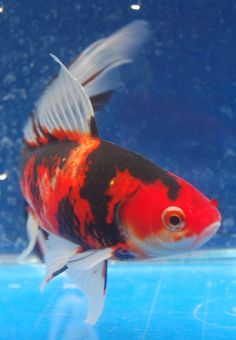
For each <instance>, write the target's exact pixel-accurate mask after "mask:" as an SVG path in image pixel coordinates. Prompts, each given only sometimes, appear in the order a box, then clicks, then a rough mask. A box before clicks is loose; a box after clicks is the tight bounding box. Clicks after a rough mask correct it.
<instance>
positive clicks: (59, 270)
mask: <svg viewBox="0 0 236 340" xmlns="http://www.w3.org/2000/svg"><path fill="white" fill-rule="evenodd" d="M67 269H68V267H67V265H65V266H63V267H61V268H60V269H58V270H57V271H55V272H54V273H53V274H52V277H56V276H57V275H59V274H61V273H63V272H64V271H65V270H67Z"/></svg>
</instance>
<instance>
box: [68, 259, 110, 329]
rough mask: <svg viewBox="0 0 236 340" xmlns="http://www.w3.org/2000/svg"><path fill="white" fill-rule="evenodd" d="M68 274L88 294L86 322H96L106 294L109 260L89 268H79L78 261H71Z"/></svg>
mask: <svg viewBox="0 0 236 340" xmlns="http://www.w3.org/2000/svg"><path fill="white" fill-rule="evenodd" d="M67 274H68V275H69V276H70V277H71V279H72V280H73V281H74V282H75V283H76V285H77V286H78V287H79V288H80V289H81V290H82V291H83V292H84V293H85V294H86V296H87V299H88V312H87V319H86V320H85V322H87V323H89V324H92V325H93V324H95V323H96V322H97V320H98V318H99V317H100V315H101V313H102V311H103V307H104V302H105V296H106V289H105V287H106V279H107V261H103V262H100V263H98V264H97V265H96V266H94V267H93V268H90V269H88V270H78V268H77V263H76V262H73V263H71V262H70V263H69V264H68V270H67Z"/></svg>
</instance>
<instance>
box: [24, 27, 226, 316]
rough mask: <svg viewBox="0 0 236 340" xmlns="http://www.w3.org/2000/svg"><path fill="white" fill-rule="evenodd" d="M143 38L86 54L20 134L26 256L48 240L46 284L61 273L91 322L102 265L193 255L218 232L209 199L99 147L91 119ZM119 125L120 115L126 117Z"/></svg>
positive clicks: (147, 164) (142, 33)
mask: <svg viewBox="0 0 236 340" xmlns="http://www.w3.org/2000/svg"><path fill="white" fill-rule="evenodd" d="M148 35H149V28H148V24H147V23H146V22H144V21H136V22H133V23H131V24H130V25H128V26H126V27H124V28H123V29H121V30H120V31H118V32H116V33H114V34H113V35H111V36H110V37H108V38H106V39H102V40H99V41H97V42H95V43H94V44H92V45H91V46H90V47H88V48H87V49H86V50H85V51H84V52H83V53H81V54H80V55H79V57H78V58H77V59H76V60H75V61H74V62H73V63H72V64H71V65H70V66H69V67H68V68H67V67H65V66H64V65H63V64H62V63H61V62H60V61H59V60H58V59H57V58H56V57H54V56H53V58H54V59H55V61H57V62H58V63H59V65H60V72H59V74H58V76H57V77H56V78H55V79H54V80H53V81H52V82H51V83H50V84H49V86H48V87H47V88H46V90H45V92H44V94H43V95H42V97H41V98H40V100H39V101H38V103H37V104H36V107H35V110H34V112H33V114H32V116H31V117H30V119H29V121H28V123H27V125H26V128H25V130H24V147H23V151H22V169H21V187H22V192H23V195H24V198H25V200H26V201H27V203H28V205H29V217H28V222H27V228H28V232H29V235H30V244H29V246H28V248H27V249H26V251H25V252H24V255H26V254H28V253H29V252H30V250H31V249H32V247H33V245H34V244H35V242H36V239H37V237H39V236H40V235H41V234H40V229H43V230H45V231H46V232H47V233H48V234H49V238H48V240H47V252H46V256H45V260H46V268H47V269H46V278H45V282H44V284H46V283H47V282H48V281H50V280H51V279H52V278H54V277H55V276H57V275H58V274H60V273H61V272H64V271H66V272H67V273H68V274H69V276H71V277H72V278H73V279H74V280H75V282H76V283H77V285H78V286H79V287H80V289H82V290H83V291H84V292H85V293H86V294H87V295H88V302H89V305H88V317H87V322H89V323H95V322H96V321H97V320H98V318H99V316H100V314H101V312H102V310H103V305H104V299H105V291H106V277H107V260H108V259H116V260H141V259H149V258H158V257H162V256H167V255H172V254H176V253H181V252H183V251H188V250H192V249H194V248H197V247H199V246H200V245H202V244H203V243H205V242H206V241H207V240H208V239H210V238H211V237H212V236H213V235H214V234H215V232H216V231H217V229H218V228H219V226H220V221H221V216H220V213H219V211H218V209H217V206H216V204H215V201H214V200H209V199H208V198H206V197H205V196H204V195H203V194H202V193H200V192H199V191H198V190H197V189H195V188H194V187H193V186H192V185H190V184H189V183H187V182H186V181H184V180H183V179H181V178H179V177H177V176H176V175H174V174H173V173H171V172H169V171H166V170H164V169H162V168H161V167H160V166H158V165H156V164H154V163H152V162H151V161H149V160H147V159H145V158H144V157H142V156H140V155H138V154H136V153H134V152H131V151H129V150H127V149H124V148H122V147H120V146H118V145H114V144H113V143H111V142H108V141H105V140H103V139H102V138H101V137H100V136H99V133H98V129H97V125H96V120H95V117H94V111H97V110H99V109H100V108H101V107H102V106H103V104H104V103H105V102H106V101H107V99H108V98H109V97H110V95H111V94H112V92H113V91H114V89H115V88H117V87H118V85H119V83H120V81H119V73H118V70H119V66H121V65H123V64H126V63H129V62H131V61H132V59H133V57H134V55H135V54H137V52H138V50H139V49H140V47H141V46H142V44H143V42H144V41H145V40H146V39H147V37H148ZM124 119H125V116H124Z"/></svg>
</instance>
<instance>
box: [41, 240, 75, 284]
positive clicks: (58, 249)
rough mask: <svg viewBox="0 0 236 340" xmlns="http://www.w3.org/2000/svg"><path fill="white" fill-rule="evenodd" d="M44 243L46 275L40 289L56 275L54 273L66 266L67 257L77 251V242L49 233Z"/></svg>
mask: <svg viewBox="0 0 236 340" xmlns="http://www.w3.org/2000/svg"><path fill="white" fill-rule="evenodd" d="M46 245H47V250H46V255H45V263H46V275H45V280H44V281H43V283H42V285H41V290H43V289H44V288H45V286H46V285H47V283H48V282H49V281H50V280H52V279H53V278H54V277H55V276H56V275H55V273H57V272H58V271H60V270H61V269H62V268H64V267H65V266H66V264H67V262H68V261H69V258H70V257H71V256H73V255H75V254H76V252H77V251H79V246H78V245H77V244H75V243H72V242H70V241H67V240H65V239H64V238H62V237H59V236H56V235H53V234H49V236H48V240H47V242H46Z"/></svg>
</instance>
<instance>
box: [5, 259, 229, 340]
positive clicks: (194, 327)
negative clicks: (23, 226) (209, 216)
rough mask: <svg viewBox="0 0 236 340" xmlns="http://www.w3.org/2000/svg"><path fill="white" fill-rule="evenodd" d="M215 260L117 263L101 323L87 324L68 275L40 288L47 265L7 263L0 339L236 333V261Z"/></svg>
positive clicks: (81, 300)
mask: <svg viewBox="0 0 236 340" xmlns="http://www.w3.org/2000/svg"><path fill="white" fill-rule="evenodd" d="M207 254H208V253H207ZM214 258H215V259H218V260H214V261H212V262H211V261H209V258H207V261H205V260H204V259H203V257H201V256H199V257H198V258H197V257H194V258H189V261H180V260H179V261H178V260H176V259H175V260H171V261H168V262H164V261H162V262H160V263H145V264H134V263H132V264H123V263H119V264H117V263H111V264H110V265H109V280H108V288H107V295H108V298H107V300H106V304H105V309H104V313H103V315H102V317H101V319H100V320H99V322H98V323H97V324H96V325H95V326H94V327H93V326H90V325H88V324H85V323H83V319H84V318H85V315H86V298H85V297H84V295H83V294H82V293H80V291H79V290H78V289H77V288H76V287H75V286H74V284H73V283H72V282H71V281H70V280H69V279H68V278H67V277H66V276H65V275H64V276H61V277H58V278H57V279H56V280H55V281H53V282H52V283H50V284H49V285H48V287H47V288H46V290H45V291H44V293H41V292H40V290H39V286H40V283H41V281H42V279H43V276H44V267H43V266H42V265H40V264H23V265H14V264H12V265H7V264H5V265H2V266H1V267H0V277H1V280H0V292H1V294H0V305H1V308H2V313H1V318H0V329H1V331H0V338H1V339H10V338H11V339H16V338H17V339H26V338H27V339H36V338H37V339H86V340H87V339H108V338H112V339H124V338H127V337H129V338H130V339H154V338H155V339H184V338H187V339H190V338H191V339H193V340H195V339H196V340H199V339H212V334H214V339H215V340H217V339H220V340H222V339H223V340H224V339H227V340H228V339H235V332H236V269H235V268H236V266H235V263H234V262H235V260H232V259H231V260H230V259H226V258H224V259H223V258H222V257H221V256H219V254H217V253H216V254H215V256H214ZM232 258H233V257H232Z"/></svg>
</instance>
